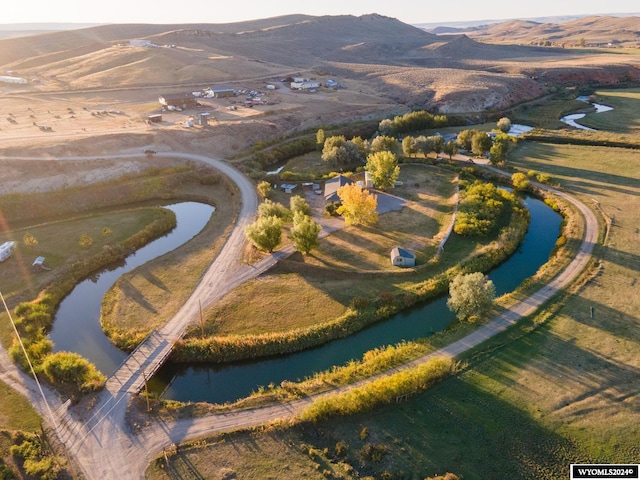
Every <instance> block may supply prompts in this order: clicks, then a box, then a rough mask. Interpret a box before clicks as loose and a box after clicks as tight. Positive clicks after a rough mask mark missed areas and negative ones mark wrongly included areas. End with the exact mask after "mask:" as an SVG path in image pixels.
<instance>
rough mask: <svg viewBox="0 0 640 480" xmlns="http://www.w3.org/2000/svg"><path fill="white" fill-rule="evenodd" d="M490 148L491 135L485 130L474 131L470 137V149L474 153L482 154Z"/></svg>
mask: <svg viewBox="0 0 640 480" xmlns="http://www.w3.org/2000/svg"><path fill="white" fill-rule="evenodd" d="M490 148H491V137H490V136H489V135H487V134H486V132H480V131H476V132H475V133H474V134H473V137H471V151H472V152H473V154H474V155H478V156H481V155H484V154H485V152H488V151H489V149H490Z"/></svg>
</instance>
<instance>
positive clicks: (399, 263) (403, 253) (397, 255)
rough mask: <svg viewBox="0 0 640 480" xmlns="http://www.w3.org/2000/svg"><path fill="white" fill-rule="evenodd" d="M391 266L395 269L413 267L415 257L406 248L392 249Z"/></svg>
mask: <svg viewBox="0 0 640 480" xmlns="http://www.w3.org/2000/svg"><path fill="white" fill-rule="evenodd" d="M391 264H392V265H394V266H396V267H415V266H416V255H415V253H413V252H412V251H410V250H407V249H406V248H401V247H394V248H393V249H392V250H391Z"/></svg>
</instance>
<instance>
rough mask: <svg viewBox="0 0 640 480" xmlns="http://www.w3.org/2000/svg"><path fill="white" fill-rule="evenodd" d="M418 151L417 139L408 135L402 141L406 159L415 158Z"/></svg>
mask: <svg viewBox="0 0 640 480" xmlns="http://www.w3.org/2000/svg"><path fill="white" fill-rule="evenodd" d="M417 152H418V150H417V149H416V139H415V138H413V137H412V136H411V135H407V136H406V137H404V138H403V139H402V153H403V154H404V156H405V157H413V156H414V155H415V154H416V153H417Z"/></svg>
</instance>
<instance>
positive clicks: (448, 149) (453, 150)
mask: <svg viewBox="0 0 640 480" xmlns="http://www.w3.org/2000/svg"><path fill="white" fill-rule="evenodd" d="M442 151H443V152H444V153H446V154H447V155H449V160H451V159H452V158H453V156H454V155H457V154H458V144H457V143H456V141H455V140H449V141H448V142H447V143H445V144H444V148H443V149H442Z"/></svg>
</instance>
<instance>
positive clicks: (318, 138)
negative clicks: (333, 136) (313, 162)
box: [316, 128, 327, 148]
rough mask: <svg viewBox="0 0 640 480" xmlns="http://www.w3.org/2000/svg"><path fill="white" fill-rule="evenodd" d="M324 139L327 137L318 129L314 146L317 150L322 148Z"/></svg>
mask: <svg viewBox="0 0 640 480" xmlns="http://www.w3.org/2000/svg"><path fill="white" fill-rule="evenodd" d="M326 138H327V136H326V134H325V133H324V130H323V129H322V128H320V129H318V132H317V133H316V144H317V145H318V148H322V147H323V146H324V141H325V140H326Z"/></svg>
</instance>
